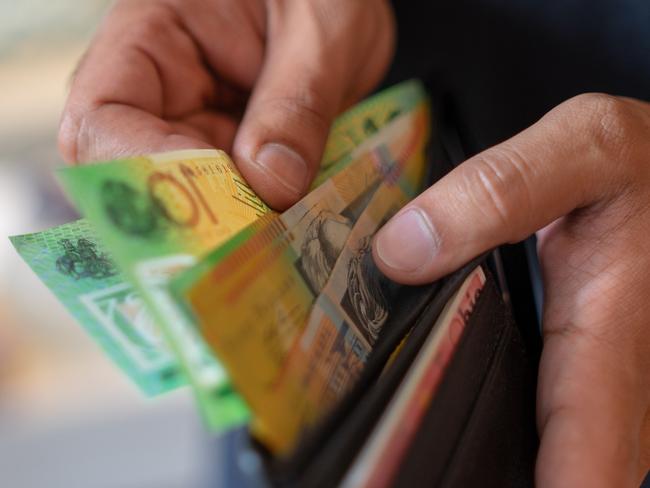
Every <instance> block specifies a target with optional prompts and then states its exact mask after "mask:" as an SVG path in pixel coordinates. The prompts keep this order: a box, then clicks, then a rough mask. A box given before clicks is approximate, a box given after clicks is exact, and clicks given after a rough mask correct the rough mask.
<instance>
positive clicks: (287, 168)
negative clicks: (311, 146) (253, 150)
mask: <svg viewBox="0 0 650 488" xmlns="http://www.w3.org/2000/svg"><path fill="white" fill-rule="evenodd" d="M254 162H255V163H256V164H258V165H259V166H260V167H261V168H262V170H263V171H265V172H266V173H267V174H268V175H269V176H271V177H273V178H275V179H276V180H277V181H278V183H279V184H280V185H282V186H284V187H285V188H286V189H287V190H289V191H290V192H292V193H294V194H297V195H302V194H303V193H304V192H305V190H306V189H307V177H308V175H309V170H308V168H307V163H306V162H305V160H304V159H302V157H301V156H300V154H298V153H297V152H296V151H294V150H293V149H290V148H288V147H287V146H284V145H282V144H277V143H275V142H269V143H267V144H264V145H263V146H262V147H261V148H260V149H259V150H258V151H257V154H256V155H255V160H254Z"/></svg>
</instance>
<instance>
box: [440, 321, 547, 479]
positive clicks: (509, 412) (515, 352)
mask: <svg viewBox="0 0 650 488" xmlns="http://www.w3.org/2000/svg"><path fill="white" fill-rule="evenodd" d="M507 320H508V322H510V323H509V324H508V326H507V327H506V329H505V330H504V333H503V334H502V336H501V339H500V341H499V345H498V349H497V352H496V354H495V357H494V360H493V361H492V364H491V365H490V368H489V371H488V375H487V377H486V379H485V381H484V382H483V385H482V387H481V391H480V392H479V396H478V398H477V400H476V402H475V404H474V407H473V409H472V412H471V415H470V418H469V421H468V422H467V424H466V427H465V429H464V431H463V432H462V435H461V437H460V439H459V441H458V443H457V446H456V449H455V451H454V453H453V455H452V458H451V461H450V463H449V465H448V467H447V469H446V472H445V476H444V480H443V481H442V483H441V484H440V486H441V487H445V488H452V487H471V486H481V487H491V486H494V487H503V486H507V487H513V488H518V487H521V488H523V487H532V486H533V485H534V480H533V473H534V465H535V457H536V453H537V447H538V437H537V431H536V428H535V384H536V382H535V376H534V372H535V369H534V368H532V367H531V366H530V362H531V358H530V357H529V355H528V354H527V352H526V351H527V349H526V348H525V347H524V342H523V340H522V337H521V334H520V331H519V329H518V328H517V327H516V326H515V325H514V324H513V323H512V322H511V319H510V318H507Z"/></svg>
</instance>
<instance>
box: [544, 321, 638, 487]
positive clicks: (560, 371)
mask: <svg viewBox="0 0 650 488" xmlns="http://www.w3.org/2000/svg"><path fill="white" fill-rule="evenodd" d="M560 356H562V360H560ZM624 364H625V360H624V358H621V357H620V354H618V353H616V352H612V351H611V349H610V348H609V347H607V346H604V347H603V346H602V344H598V343H597V342H595V340H594V339H593V338H590V337H580V336H579V334H578V335H576V337H572V338H567V337H566V336H556V337H554V338H553V339H547V340H546V341H545V345H544V352H543V357H542V363H541V365H540V371H541V375H540V390H539V400H540V401H539V403H538V405H539V407H538V408H539V415H540V422H539V431H540V433H541V444H540V451H539V455H538V459H537V466H536V481H537V483H536V486H539V487H540V488H547V487H548V488H562V487H567V488H569V487H575V486H589V487H603V488H605V487H611V486H620V487H630V488H636V487H638V486H639V482H640V481H639V473H638V469H639V468H638V466H639V455H640V452H639V432H640V428H639V427H640V425H639V418H642V417H643V416H642V414H641V408H640V405H639V404H640V402H639V401H638V392H639V390H638V384H637V383H635V382H634V381H633V379H632V378H633V374H632V373H631V372H629V371H625V368H624V366H622V365H624Z"/></svg>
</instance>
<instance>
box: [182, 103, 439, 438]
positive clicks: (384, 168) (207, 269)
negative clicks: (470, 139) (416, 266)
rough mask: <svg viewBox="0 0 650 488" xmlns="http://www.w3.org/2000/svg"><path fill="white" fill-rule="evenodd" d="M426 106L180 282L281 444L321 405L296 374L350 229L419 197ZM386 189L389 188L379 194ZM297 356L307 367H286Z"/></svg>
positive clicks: (262, 427) (264, 434)
mask: <svg viewBox="0 0 650 488" xmlns="http://www.w3.org/2000/svg"><path fill="white" fill-rule="evenodd" d="M426 114H427V111H426V107H425V106H424V105H420V106H419V107H418V108H417V109H416V110H413V111H411V112H410V113H408V114H404V115H402V116H399V117H397V118H395V120H394V121H393V122H391V124H389V125H388V126H386V127H384V128H383V129H382V130H380V131H379V132H378V133H377V134H376V136H374V137H373V138H371V139H370V140H369V141H368V143H367V144H366V143H364V144H365V145H366V146H367V147H368V150H367V152H366V153H365V154H364V155H361V156H359V157H358V159H357V160H356V161H355V162H353V163H351V164H349V165H348V166H347V167H346V168H345V169H344V170H342V171H341V172H340V173H337V174H336V175H335V176H333V177H332V178H331V179H329V180H327V181H326V182H325V183H324V184H323V185H322V186H321V187H319V188H318V189H316V190H315V191H314V192H312V194H310V195H308V196H307V197H306V198H305V199H303V200H302V201H301V202H299V203H298V204H297V205H295V206H294V207H292V208H291V209H289V210H288V211H287V212H286V213H285V214H283V215H282V216H279V217H278V216H269V217H268V219H267V218H264V219H262V220H261V221H260V222H258V223H256V224H254V225H253V226H251V227H249V228H248V229H246V230H245V231H244V232H242V233H241V234H240V235H238V236H237V237H235V238H234V239H232V240H231V241H230V242H229V243H227V244H226V245H224V246H223V247H222V248H220V249H217V250H216V251H215V252H213V253H212V254H211V255H210V256H208V257H207V258H205V259H204V260H202V262H201V263H200V264H199V265H197V266H196V267H195V268H193V269H192V270H189V271H187V272H186V273H185V274H184V275H183V276H181V277H179V278H178V279H177V280H175V282H174V283H173V287H174V289H175V291H176V293H177V294H178V295H179V296H180V297H181V298H183V297H184V298H185V299H186V301H187V303H188V307H189V309H190V311H191V315H192V316H193V317H194V319H195V320H197V321H198V324H199V327H200V329H201V333H202V335H203V336H204V337H205V338H206V340H207V342H208V343H209V344H210V346H211V347H213V348H214V349H215V351H216V353H217V354H218V356H219V358H220V359H221V360H222V362H224V364H226V366H227V368H228V371H229V374H230V376H231V378H232V380H233V382H234V384H235V385H236V387H237V389H238V390H239V391H240V392H241V393H242V394H243V395H244V396H245V397H246V400H247V402H248V404H249V405H250V406H251V408H252V409H253V410H254V411H255V413H256V415H255V417H254V418H253V429H254V431H255V432H256V434H258V436H259V437H260V438H262V439H263V440H264V441H265V442H266V443H267V445H269V446H270V447H271V448H272V449H273V450H275V451H282V450H286V449H288V448H289V447H290V446H291V444H292V443H293V440H295V438H296V436H297V435H298V432H299V431H300V429H301V427H302V426H303V425H304V424H305V423H309V420H310V419H312V417H315V416H316V415H317V414H318V413H319V412H315V413H314V414H312V413H311V411H312V410H314V408H312V407H314V403H315V402H314V401H311V400H313V398H308V399H305V394H304V391H305V388H304V385H302V384H300V382H299V381H297V380H296V375H297V374H298V372H300V371H304V370H305V367H306V366H305V364H306V361H308V359H309V358H308V357H307V356H308V354H307V355H306V354H302V355H300V354H294V353H293V351H294V350H295V349H296V344H297V339H298V337H299V336H300V334H301V333H302V331H303V329H304V327H305V324H306V322H307V318H308V313H309V311H310V310H311V307H312V305H313V303H314V300H315V298H316V296H317V295H318V293H319V292H321V291H322V290H323V286H325V285H326V283H327V281H328V280H329V279H330V275H331V274H332V271H333V268H334V266H335V263H337V259H338V258H339V255H340V254H341V252H342V251H343V249H344V243H345V242H347V240H348V236H349V235H350V232H351V229H354V228H356V226H355V223H356V221H357V220H358V219H359V218H360V217H359V216H360V215H364V214H365V213H366V212H367V211H368V209H366V206H367V205H368V201H377V202H379V204H376V207H377V209H379V208H380V207H381V208H382V209H384V213H386V212H388V210H387V209H388V208H391V209H392V210H393V211H394V210H396V209H397V208H398V207H399V205H401V204H403V203H405V201H406V198H407V196H409V197H410V196H413V189H414V188H415V184H414V183H415V182H414V181H410V180H412V179H413V178H414V175H416V174H420V175H421V174H422V168H423V166H424V159H423V157H422V153H423V148H424V145H425V143H426V134H427V131H426V130H424V129H423V130H416V128H418V127H422V126H423V124H425V123H426V121H427V118H426ZM371 140H374V143H372V142H371ZM393 154H395V155H397V156H398V157H397V158H396V157H393V156H392V155H393ZM413 166H415V167H417V168H419V171H414V169H413ZM417 168H416V169H417ZM380 187H383V188H385V190H383V191H382V195H381V198H379V199H377V196H376V195H375V192H377V191H379V190H377V188H380ZM404 188H411V189H412V191H411V192H410V193H405V192H404V191H403V189H404ZM387 189H390V191H389V190H387ZM391 192H392V193H391ZM341 195H344V196H343V197H341ZM395 195H399V198H395ZM358 202H363V203H362V204H359V203H358ZM391 202H395V205H393V206H391V205H390V203H391ZM352 207H353V208H354V210H351V208H352ZM372 216H373V217H374V218H375V220H374V221H373V225H374V227H373V228H374V229H376V228H377V226H378V225H380V223H381V222H382V220H381V219H379V218H378V217H377V215H376V212H375V213H373V214H372ZM368 219H370V217H368ZM368 225H370V224H368ZM352 232H354V231H352ZM366 247H367V245H366ZM337 318H338V317H337ZM337 325H340V324H339V323H338V321H337ZM364 351H365V352H366V354H367V352H368V346H367V345H366V347H365V349H364ZM292 356H295V358H296V359H294V360H292V361H295V362H296V364H300V365H302V368H301V367H298V366H291V367H290V368H289V369H287V368H288V365H289V364H290V363H291V361H290V360H289V358H290V357H292ZM298 356H300V358H299V359H298ZM355 359H356V360H357V361H359V360H360V359H359V356H355ZM361 360H365V356H363V358H361ZM289 370H290V371H291V374H290V375H288V376H287V374H286V372H287V371H289ZM294 370H295V371H296V372H295V373H294ZM301 381H302V380H301ZM305 400H309V402H307V403H308V404H307V403H305ZM310 406H311V407H310ZM287 408H289V412H287ZM304 417H308V418H307V420H306V419H305V418H304Z"/></svg>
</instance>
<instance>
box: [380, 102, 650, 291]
mask: <svg viewBox="0 0 650 488" xmlns="http://www.w3.org/2000/svg"><path fill="white" fill-rule="evenodd" d="M647 112H648V110H647V108H645V107H644V108H641V106H640V102H639V103H635V102H631V101H627V100H622V99H617V98H614V97H610V96H607V95H583V96H580V97H576V98H575V99H572V100H570V101H568V102H566V103H565V104H563V105H561V106H560V107H558V108H557V109H555V110H553V111H551V112H550V113H549V114H547V115H546V116H545V117H543V118H542V119H541V120H540V121H539V122H538V123H536V124H535V125H533V126H532V127H530V128H529V129H527V130H525V131H524V132H522V133H520V134H519V135H517V136H515V137H513V138H512V139H510V140H508V141H506V142H504V143H502V144H500V145H498V146H495V147H493V148H491V149H488V150H487V151H485V152H483V153H481V154H479V155H477V156H475V157H473V158H471V159H469V160H468V161H466V162H465V163H463V164H461V165H460V166H459V167H458V168H456V169H454V170H453V171H452V172H451V173H449V174H448V175H446V176H445V177H444V178H442V179H441V180H440V181H439V182H438V183H436V184H434V185H433V186H432V187H431V188H429V189H428V190H427V191H425V192H424V193H423V194H422V195H420V196H419V197H417V198H416V199H415V200H414V201H413V202H411V203H410V204H409V205H407V206H406V207H405V208H404V209H403V210H402V211H400V212H399V213H398V215H397V216H395V217H394V218H393V219H392V220H391V221H390V222H389V223H388V224H387V225H386V226H385V227H384V228H383V229H381V230H380V231H379V233H378V235H377V237H376V239H375V242H374V246H373V253H374V257H375V260H376V262H377V264H378V266H379V267H380V268H381V269H382V271H383V272H384V273H386V274H387V275H388V276H389V277H391V278H393V279H395V280H397V281H400V282H404V283H413V284H415V283H423V282H427V281H431V280H433V279H435V278H437V277H440V276H442V275H444V274H446V273H448V272H451V271H452V270H454V269H456V268H458V267H459V266H460V265H462V264H463V263H465V262H467V261H469V260H470V259H471V258H473V257H475V256H477V255H479V254H480V253H481V252H484V251H486V250H488V249H490V248H492V247H494V246H496V245H498V244H501V243H505V242H516V241H519V240H521V239H523V238H525V237H526V236H528V235H530V234H532V233H533V232H535V231H536V230H538V229H540V228H542V227H544V226H545V225H547V224H549V223H550V222H552V221H554V220H555V219H557V218H559V217H560V216H563V215H566V214H568V213H570V212H571V211H572V210H574V209H578V208H586V207H592V208H593V207H595V205H596V204H597V203H598V202H603V201H606V200H607V199H612V198H617V197H619V196H620V195H619V193H620V189H621V188H634V187H635V186H637V185H638V183H637V181H638V180H639V178H637V176H639V173H638V172H639V171H644V169H642V168H643V167H645V165H642V164H640V161H641V160H642V159H643V156H642V155H643V153H644V151H645V153H646V154H647V151H648V143H647V133H646V131H647V127H648V124H649V120H648V115H647ZM635 172H636V173H635Z"/></svg>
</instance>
